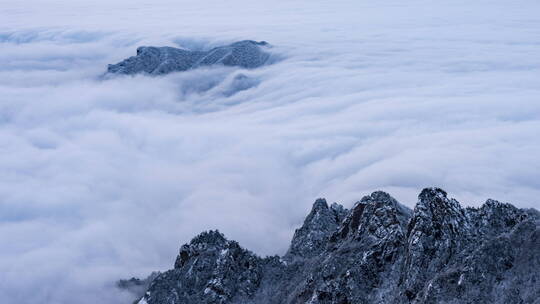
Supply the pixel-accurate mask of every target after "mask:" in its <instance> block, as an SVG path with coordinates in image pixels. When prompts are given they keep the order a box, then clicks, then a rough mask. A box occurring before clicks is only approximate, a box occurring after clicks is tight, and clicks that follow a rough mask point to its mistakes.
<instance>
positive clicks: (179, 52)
mask: <svg viewBox="0 0 540 304" xmlns="http://www.w3.org/2000/svg"><path fill="white" fill-rule="evenodd" d="M267 46H268V43H267V42H265V41H261V42H256V41H252V40H243V41H239V42H235V43H233V44H230V45H227V46H220V47H216V48H213V49H211V50H209V51H191V50H186V49H180V48H174V47H152V46H141V47H139V48H137V55H136V56H133V57H130V58H128V59H126V60H124V61H122V62H119V63H117V64H110V65H109V67H108V69H107V72H108V73H111V74H126V75H132V74H138V73H146V74H150V75H163V74H167V73H171V72H179V71H186V70H189V69H194V68H197V67H202V66H210V65H216V64H221V65H225V66H238V67H242V68H247V69H252V68H257V67H260V66H262V65H263V64H265V63H266V62H267V61H268V58H269V57H270V56H269V54H268V53H267V52H265V51H264V48H265V47H267Z"/></svg>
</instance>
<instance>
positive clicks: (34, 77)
mask: <svg viewBox="0 0 540 304" xmlns="http://www.w3.org/2000/svg"><path fill="white" fill-rule="evenodd" d="M538 12H540V2H539V1H536V0H512V1H507V0H491V1H484V0H478V1H465V0H455V1H453V0H441V1H427V0H411V1H402V0H399V1H398V0H383V1H373V0H354V1H318V0H309V1H307V0H306V1H281V0H274V1H259V2H258V1H248V0H232V1H216V0H211V1H184V0H174V1H173V0H158V1H141V0H129V1H128V0H119V1H113V0H107V1H104V0H81V1H73V0H70V1H68V0H56V1H53V0H50V1H49V0H39V1H38V0H18V1H2V3H1V4H0V240H1V245H0V299H1V300H0V301H1V302H2V303H17V304H30V303H32V304H36V303H50V304H53V303H54V304H56V303H58V304H67V303H80V304H87V303H88V304H90V303H93V304H94V303H102V304H109V303H130V301H131V300H132V299H131V297H130V295H129V294H126V293H122V292H118V291H116V290H115V288H114V287H113V286H114V281H115V280H116V279H118V278H127V277H131V276H145V275H147V274H148V273H150V272H151V271H153V270H164V269H168V268H170V267H172V264H173V262H174V258H175V255H176V254H177V250H178V248H179V246H180V245H181V244H182V243H185V242H187V241H189V240H190V238H191V237H193V236H194V235H195V234H197V233H199V232H200V231H202V230H207V229H215V228H218V229H220V230H221V231H222V232H224V233H225V234H226V236H227V237H229V238H232V239H236V240H238V241H239V242H240V243H241V245H243V246H245V247H247V248H250V249H252V250H254V251H255V252H257V253H259V254H263V255H264V254H282V253H283V252H284V251H285V250H286V248H287V245H288V242H289V240H290V238H291V236H292V234H293V232H294V229H295V228H296V227H298V225H300V224H301V222H302V220H303V217H304V216H305V215H306V214H307V212H308V211H309V209H310V206H311V203H312V202H313V201H314V200H315V199H316V198H317V197H326V198H327V199H328V200H329V201H330V202H333V201H337V202H340V203H343V204H344V205H345V206H347V207H350V206H352V204H353V203H354V201H356V200H358V199H360V198H361V197H362V196H363V195H366V194H369V193H370V192H371V191H373V190H378V189H382V190H385V191H388V192H390V193H391V194H392V195H393V196H394V197H396V198H397V199H398V200H399V201H401V202H402V203H404V204H406V205H408V206H410V207H413V206H414V204H415V202H416V195H417V194H418V192H419V191H420V190H421V189H422V188H423V187H427V186H440V187H442V188H444V189H446V190H447V191H448V192H449V194H450V196H452V197H455V198H457V199H458V200H460V201H461V202H462V204H464V205H469V206H478V205H480V204H481V203H483V202H484V201H485V199H487V198H488V197H491V198H495V199H498V200H501V201H508V202H511V203H513V204H515V205H517V206H519V207H536V208H539V206H540V201H539V197H540V135H539V134H540V85H539V79H540V56H539V53H540V52H539V49H540V19H539V18H538ZM242 39H253V40H266V41H268V42H269V43H271V44H272V45H273V47H272V49H271V52H272V54H273V58H274V59H276V60H275V61H276V63H274V64H272V65H268V66H265V67H262V68H259V69H255V70H240V69H238V68H225V67H213V68H205V69H199V70H193V71H188V72H183V73H176V74H171V75H168V76H164V77H153V78H152V77H146V76H135V77H113V78H107V77H105V78H104V77H102V76H103V73H104V72H105V71H106V68H107V64H108V63H116V62H118V61H120V60H122V59H124V58H126V57H128V56H132V55H134V54H135V50H136V47H137V46H140V45H157V46H162V45H170V46H181V47H187V48H194V49H207V48H210V47H212V46H217V45H223V44H227V43H230V42H233V41H237V40H242ZM238 75H244V76H247V79H248V80H246V81H248V83H247V84H245V85H242V88H247V89H245V90H241V91H240V90H236V89H235V84H234V79H235V77H238ZM241 77H243V76H241Z"/></svg>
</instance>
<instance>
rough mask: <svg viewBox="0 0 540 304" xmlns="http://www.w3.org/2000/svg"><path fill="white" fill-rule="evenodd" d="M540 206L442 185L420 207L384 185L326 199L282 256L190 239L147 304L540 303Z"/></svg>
mask: <svg viewBox="0 0 540 304" xmlns="http://www.w3.org/2000/svg"><path fill="white" fill-rule="evenodd" d="M539 224H540V215H539V212H538V211H536V210H533V209H530V210H524V209H518V208H516V207H514V206H512V205H510V204H503V203H500V202H497V201H494V200H488V201H487V202H486V203H485V204H484V205H483V206H481V207H480V208H462V207H461V206H460V204H459V203H458V202H457V201H456V200H454V199H451V198H448V197H447V194H446V192H444V191H443V190H441V189H438V188H428V189H424V190H423V191H422V192H421V193H420V195H419V198H418V203H417V205H416V207H415V208H414V210H410V209H409V208H407V207H405V206H403V205H401V204H400V203H398V202H397V201H396V200H395V199H393V198H392V197H391V196H390V195H388V194H387V193H384V192H380V191H377V192H374V193H372V194H371V195H369V196H366V197H364V198H362V200H360V201H359V202H357V203H356V204H355V205H354V207H353V208H352V209H351V210H347V209H345V208H343V207H342V206H340V205H338V204H332V205H331V206H330V207H329V206H328V204H327V203H326V201H325V200H324V199H318V200H317V201H316V202H315V203H314V205H313V208H312V210H311V212H310V213H309V214H308V216H307V217H306V219H305V221H304V223H303V225H302V227H301V228H299V229H297V230H296V232H295V234H294V237H293V240H292V242H291V246H290V248H289V250H288V251H287V253H286V254H285V256H284V257H283V258H279V257H277V256H274V257H267V258H260V257H258V256H256V255H255V254H253V253H251V252H249V251H247V250H245V249H242V248H241V247H240V246H239V245H238V243H236V242H234V241H229V240H227V239H225V237H224V236H223V235H222V234H220V233H219V232H217V231H210V232H204V233H202V234H200V235H199V236H197V237H196V238H194V239H193V240H192V241H191V242H190V243H189V244H186V245H183V246H182V247H181V249H180V253H179V255H178V257H177V259H176V263H175V267H174V269H172V270H169V271H167V272H164V273H162V274H160V275H158V276H157V277H156V278H155V279H154V280H153V281H152V283H151V284H150V286H149V288H148V290H147V292H146V294H145V295H144V296H143V297H142V298H141V299H140V300H139V302H138V303H139V304H180V303H182V304H191V303H220V304H224V303H254V304H255V303H256V304H300V303H310V304H356V303H501V304H502V303H539V302H538V299H540V230H539Z"/></svg>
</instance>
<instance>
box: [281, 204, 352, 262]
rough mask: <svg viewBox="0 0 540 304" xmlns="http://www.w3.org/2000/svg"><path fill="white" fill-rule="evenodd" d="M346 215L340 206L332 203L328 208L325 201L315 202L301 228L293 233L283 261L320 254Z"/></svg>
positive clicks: (345, 211)
mask: <svg viewBox="0 0 540 304" xmlns="http://www.w3.org/2000/svg"><path fill="white" fill-rule="evenodd" d="M346 213H347V210H346V209H345V208H343V206H341V205H338V204H336V203H334V204H332V206H331V207H328V204H327V203H326V200H325V199H323V198H320V199H318V200H316V201H315V203H314V204H313V208H312V209H311V212H310V213H309V214H308V216H307V217H306V219H305V220H304V224H303V225H302V227H300V228H299V229H296V231H295V232H294V236H293V239H292V242H291V246H290V248H289V251H287V253H286V254H285V257H284V258H285V260H287V261H292V260H293V259H295V258H301V259H305V258H309V257H313V256H316V255H318V254H319V253H321V252H322V251H323V250H324V249H325V248H326V244H327V242H328V239H329V237H330V236H331V235H332V233H334V231H336V229H337V227H338V225H339V224H340V223H341V221H342V220H343V218H344V217H345V214H346Z"/></svg>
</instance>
